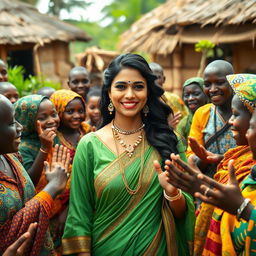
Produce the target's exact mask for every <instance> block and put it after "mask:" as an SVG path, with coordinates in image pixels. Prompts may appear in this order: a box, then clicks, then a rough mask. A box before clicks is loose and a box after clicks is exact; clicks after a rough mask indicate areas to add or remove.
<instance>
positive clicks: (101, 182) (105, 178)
mask: <svg viewBox="0 0 256 256" xmlns="http://www.w3.org/2000/svg"><path fill="white" fill-rule="evenodd" d="M141 147H142V145H141V144H140V145H139V147H138V148H136V149H135V151H134V157H132V158H130V157H129V156H128V155H127V154H126V152H124V153H123V154H122V155H121V156H120V158H116V159H115V160H114V161H112V162H111V163H110V164H109V165H107V166H106V167H105V168H104V169H103V170H102V171H101V172H100V173H99V174H98V176H97V177H96V179H95V181H94V187H95V192H96V196H97V198H100V196H101V193H102V191H103V190H104V189H105V188H106V186H107V185H108V184H109V183H110V182H111V181H113V180H114V179H115V178H116V177H117V176H118V175H120V164H119V161H122V163H123V166H124V169H126V168H127V167H128V166H129V165H131V164H132V162H134V161H136V160H137V158H138V157H140V154H141ZM148 148H149V144H148V143H147V142H146V141H145V152H146V151H147V150H148ZM145 152H144V154H145Z"/></svg>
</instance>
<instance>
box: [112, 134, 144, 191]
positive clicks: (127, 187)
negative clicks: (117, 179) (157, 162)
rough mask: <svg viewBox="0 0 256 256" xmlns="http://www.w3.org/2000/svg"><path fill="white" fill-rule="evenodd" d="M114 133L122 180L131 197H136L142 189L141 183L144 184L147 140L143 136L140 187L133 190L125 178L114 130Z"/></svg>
mask: <svg viewBox="0 0 256 256" xmlns="http://www.w3.org/2000/svg"><path fill="white" fill-rule="evenodd" d="M112 133H113V139H114V141H115V146H116V152H117V157H118V162H119V167H120V170H121V174H122V178H123V182H124V186H125V189H126V191H127V192H128V193H129V194H130V195H135V194H137V192H138V191H139V190H140V188H141V183H142V171H143V168H144V157H143V153H144V147H145V138H144V136H143V134H142V146H141V154H140V176H139V181H138V185H137V188H136V189H131V188H130V187H129V184H128V182H127V180H126V177H125V173H124V166H123V163H122V160H121V159H120V154H119V150H118V145H117V141H116V139H115V134H114V129H112Z"/></svg>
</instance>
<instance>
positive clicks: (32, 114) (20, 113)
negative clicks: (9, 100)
mask: <svg viewBox="0 0 256 256" xmlns="http://www.w3.org/2000/svg"><path fill="white" fill-rule="evenodd" d="M44 99H48V98H47V97H46V96H42V95H36V94H35V95H28V96H25V97H22V98H20V99H19V100H18V101H17V102H16V103H15V104H14V108H15V119H16V120H17V121H18V122H19V123H20V124H21V125H22V126H23V132H22V136H21V137H22V138H25V137H30V138H36V137H37V136H38V135H37V131H36V129H35V119H36V115H37V112H38V109H39V106H40V103H41V102H42V101H43V100H44Z"/></svg>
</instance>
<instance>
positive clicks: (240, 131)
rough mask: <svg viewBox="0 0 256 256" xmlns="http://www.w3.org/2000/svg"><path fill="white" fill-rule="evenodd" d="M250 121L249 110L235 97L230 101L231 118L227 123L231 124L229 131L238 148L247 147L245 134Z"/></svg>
mask: <svg viewBox="0 0 256 256" xmlns="http://www.w3.org/2000/svg"><path fill="white" fill-rule="evenodd" d="M250 119H251V114H250V112H249V110H248V109H247V108H246V107H245V106H244V104H243V103H242V101H241V100H240V99H239V98H238V96H237V95H235V96H234V97H233V99H232V116H231V117H230V119H229V123H230V124H231V131H232V134H233V137H234V139H235V140H236V144H237V145H238V146H240V145H248V141H247V139H246V132H247V130H248V128H249V122H250Z"/></svg>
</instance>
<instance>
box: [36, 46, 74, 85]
mask: <svg viewBox="0 0 256 256" xmlns="http://www.w3.org/2000/svg"><path fill="white" fill-rule="evenodd" d="M38 55H39V62H40V73H41V74H42V75H43V76H44V77H46V78H48V79H50V80H52V81H54V82H60V83H61V85H62V87H64V88H65V87H67V78H68V73H69V71H70V69H71V68H72V65H71V63H70V61H69V47H68V44H67V43H64V42H52V43H49V44H45V45H44V46H43V47H40V48H39V49H38Z"/></svg>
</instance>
